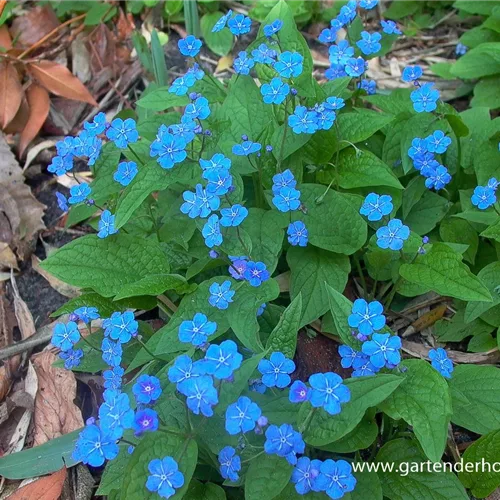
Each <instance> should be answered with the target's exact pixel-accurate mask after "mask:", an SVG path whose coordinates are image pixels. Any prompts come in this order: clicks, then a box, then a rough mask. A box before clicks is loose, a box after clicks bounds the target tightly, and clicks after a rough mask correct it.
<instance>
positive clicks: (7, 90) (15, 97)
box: [0, 62, 24, 128]
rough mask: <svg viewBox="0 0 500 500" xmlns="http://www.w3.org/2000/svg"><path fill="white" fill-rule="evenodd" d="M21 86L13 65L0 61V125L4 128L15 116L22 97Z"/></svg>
mask: <svg viewBox="0 0 500 500" xmlns="http://www.w3.org/2000/svg"><path fill="white" fill-rule="evenodd" d="M23 94H24V93H23V87H22V85H21V81H20V79H19V74H18V73H17V71H16V68H14V65H13V64H11V63H9V62H1V63H0V127H2V128H4V127H5V126H6V125H8V124H9V123H10V122H11V121H12V120H13V119H14V117H15V116H16V114H17V111H18V109H19V106H20V105H21V101H22V99H23Z"/></svg>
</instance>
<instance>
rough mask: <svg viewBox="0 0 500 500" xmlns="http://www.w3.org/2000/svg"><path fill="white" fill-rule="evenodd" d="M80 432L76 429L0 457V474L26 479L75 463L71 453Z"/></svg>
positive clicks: (8, 477) (7, 477) (11, 477)
mask: <svg viewBox="0 0 500 500" xmlns="http://www.w3.org/2000/svg"><path fill="white" fill-rule="evenodd" d="M80 432H81V429H78V430H76V431H73V432H70V433H69V434H65V435H64V436H61V437H58V438H55V439H51V440H50V441H48V442H47V443H45V444H42V445H40V446H35V447H34V448H29V449H26V450H23V451H20V452H18V453H13V454H12V455H7V456H4V457H2V458H0V475H2V477H5V478H6V479H26V478H31V477H36V476H43V475H45V474H51V473H52V472H56V471H58V470H60V469H61V468H62V467H72V466H73V465H76V464H77V463H78V462H77V461H75V460H73V458H71V455H72V454H73V450H74V449H75V444H76V441H77V439H78V435H79V434H80Z"/></svg>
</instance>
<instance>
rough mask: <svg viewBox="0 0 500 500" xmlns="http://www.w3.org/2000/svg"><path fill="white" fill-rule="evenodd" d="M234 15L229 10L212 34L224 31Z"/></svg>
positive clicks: (217, 23) (216, 24)
mask: <svg viewBox="0 0 500 500" xmlns="http://www.w3.org/2000/svg"><path fill="white" fill-rule="evenodd" d="M232 15H233V11H232V10H231V9H229V10H228V11H227V13H226V14H224V15H223V16H222V17H221V18H220V19H219V20H218V21H217V22H216V23H215V24H214V27H213V28H212V33H218V32H219V31H222V30H223V29H224V28H225V27H226V24H227V22H228V20H229V18H230V17H231V16H232Z"/></svg>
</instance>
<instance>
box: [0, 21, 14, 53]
mask: <svg viewBox="0 0 500 500" xmlns="http://www.w3.org/2000/svg"><path fill="white" fill-rule="evenodd" d="M0 47H3V48H4V49H5V50H9V49H11V48H12V38H11V37H10V33H9V29H8V28H7V25H6V24H2V26H0Z"/></svg>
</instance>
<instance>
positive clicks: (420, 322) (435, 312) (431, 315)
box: [411, 304, 448, 332]
mask: <svg viewBox="0 0 500 500" xmlns="http://www.w3.org/2000/svg"><path fill="white" fill-rule="evenodd" d="M447 309H448V305H447V304H441V305H439V306H437V307H435V308H434V309H431V310H430V311H429V312H426V313H425V314H423V315H422V316H420V318H418V319H417V320H415V321H414V322H413V323H412V325H411V326H413V328H414V329H415V332H420V331H422V330H424V329H425V328H429V327H430V326H432V325H433V324H434V323H435V322H436V321H438V320H440V319H441V318H442V317H443V316H444V313H445V312H446V310H447Z"/></svg>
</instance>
